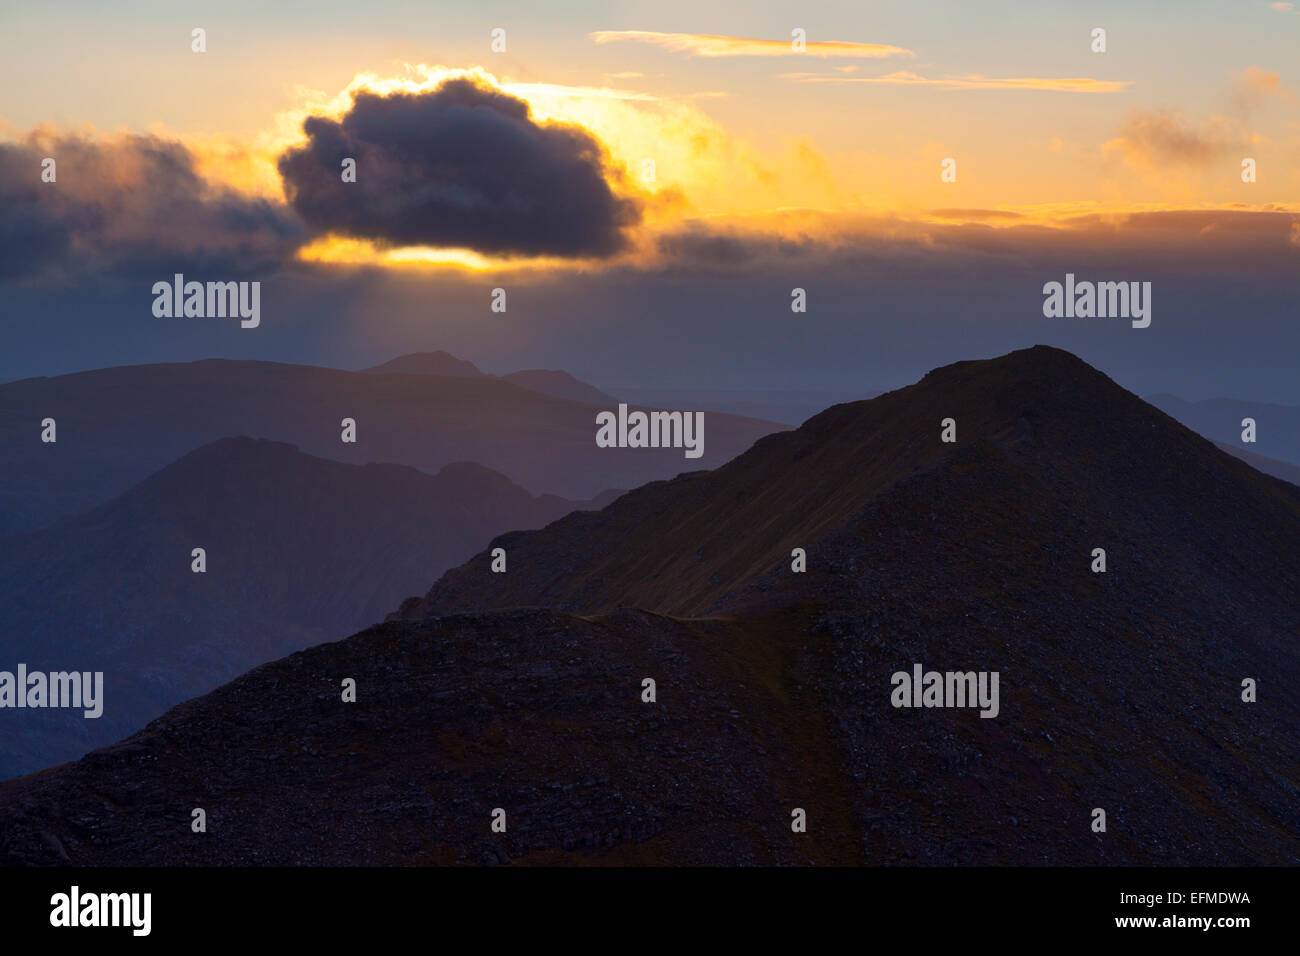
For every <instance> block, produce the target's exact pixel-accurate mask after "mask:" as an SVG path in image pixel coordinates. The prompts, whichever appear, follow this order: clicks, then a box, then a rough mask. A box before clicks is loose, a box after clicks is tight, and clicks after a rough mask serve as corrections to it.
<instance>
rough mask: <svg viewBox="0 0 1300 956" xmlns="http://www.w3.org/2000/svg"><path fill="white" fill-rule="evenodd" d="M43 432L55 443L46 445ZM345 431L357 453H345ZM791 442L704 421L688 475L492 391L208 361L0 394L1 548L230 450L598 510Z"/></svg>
mask: <svg viewBox="0 0 1300 956" xmlns="http://www.w3.org/2000/svg"><path fill="white" fill-rule="evenodd" d="M46 418H53V419H55V421H56V422H57V429H58V432H57V436H58V441H57V443H52V444H46V443H43V442H42V441H41V430H42V426H41V422H42V421H43V420H44V419H46ZM345 418H351V419H354V420H355V422H356V437H357V441H356V443H355V444H347V443H344V442H343V441H342V440H341V434H342V427H341V422H342V420H343V419H345ZM780 427H781V426H779V425H776V424H774V423H771V422H763V421H758V420H755V419H748V418H737V417H734V416H729V415H722V414H713V415H709V416H707V418H706V420H705V432H704V456H703V457H702V458H699V459H689V458H686V457H685V456H684V453H683V451H682V449H672V448H665V449H659V448H598V447H597V446H596V441H595V438H596V421H595V412H594V410H593V409H592V407H591V406H590V405H587V404H581V403H578V402H573V401H568V400H565V399H560V398H555V397H552V396H548V395H542V394H540V393H538V392H535V391H531V390H529V389H525V388H521V387H519V386H518V385H515V384H512V383H510V382H506V381H503V380H501V379H498V378H495V377H491V376H478V377H467V376H447V375H430V374H406V373H377V372H344V371H339V370H337V369H323V368H311V367H308V366H301V365H280V364H276V363H273V362H247V361H226V360H208V361H202V362H191V363H179V364H166V365H140V366H131V367H126V368H111V369H103V370H100V371H94V372H81V373H77V374H74V375H63V376H59V377H57V378H35V379H26V380H24V381H21V382H12V383H9V384H7V385H3V386H0V448H3V452H2V453H0V454H2V455H3V459H2V460H3V463H4V468H3V469H2V470H0V534H3V533H6V532H13V531H20V530H27V529H31V528H35V527H39V526H41V525H44V524H47V523H49V522H51V521H54V520H57V519H58V518H63V517H68V516H70V515H73V514H76V513H79V512H82V511H85V510H87V509H89V508H92V507H94V506H96V505H98V504H100V503H102V502H104V501H106V500H108V499H109V498H110V497H112V496H114V495H117V494H121V493H122V492H123V491H125V490H126V489H127V488H129V487H131V486H132V485H133V484H135V483H137V482H139V481H141V480H143V479H144V478H145V477H146V476H148V475H149V474H151V473H153V472H155V471H157V470H158V469H160V468H162V467H164V466H166V465H167V464H168V463H170V462H172V461H175V460H176V459H177V458H179V457H180V456H181V455H184V454H186V453H187V452H190V451H193V450H194V449H195V448H197V447H199V446H201V445H204V444H207V443H209V442H212V441H215V440H217V439H219V438H225V437H228V436H231V435H251V436H254V437H258V438H269V439H273V440H276V441H287V442H290V443H292V444H295V445H297V446H298V447H299V448H301V449H302V450H303V451H304V452H306V453H309V454H313V455H319V456H321V457H325V458H330V459H334V460H337V461H344V462H348V463H351V464H364V463H366V462H369V461H387V462H394V463H398V464H405V465H411V466H413V467H416V468H420V469H422V470H424V471H428V472H431V473H432V472H436V471H437V470H438V469H440V468H442V467H443V466H444V465H446V464H449V463H451V462H456V461H475V462H478V463H480V464H482V465H484V466H485V467H488V468H491V469H493V470H494V471H499V472H501V473H502V474H504V475H506V476H507V477H509V478H510V479H511V480H512V481H515V482H517V483H519V484H520V485H523V486H524V487H525V488H527V489H528V490H530V491H532V492H535V493H542V492H548V493H554V494H560V495H563V496H565V497H568V498H589V497H591V496H592V495H595V494H598V493H599V492H601V491H602V490H604V489H606V488H629V487H634V486H636V485H639V484H642V483H644V482H645V481H649V480H652V479H655V478H664V477H671V476H673V475H676V474H678V473H679V472H683V471H693V470H696V469H699V468H707V467H712V466H716V465H719V464H721V463H722V462H724V461H727V460H728V459H730V458H732V457H734V456H735V455H737V454H739V453H740V452H741V451H744V450H745V449H746V448H748V447H749V446H750V445H751V444H753V442H754V440H755V439H757V438H759V437H761V436H762V435H765V434H769V433H770V432H772V431H774V430H777V429H779V428H780Z"/></svg>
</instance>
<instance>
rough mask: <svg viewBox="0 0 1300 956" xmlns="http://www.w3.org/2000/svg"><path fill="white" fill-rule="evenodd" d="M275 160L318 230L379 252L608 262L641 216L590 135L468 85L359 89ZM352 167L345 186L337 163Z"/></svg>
mask: <svg viewBox="0 0 1300 956" xmlns="http://www.w3.org/2000/svg"><path fill="white" fill-rule="evenodd" d="M303 131H304V132H305V133H306V134H307V143H306V144H304V145H303V146H301V147H298V148H295V149H292V150H290V151H288V152H286V153H285V154H284V155H283V156H282V157H281V158H280V162H279V167H280V174H281V175H282V176H283V177H284V182H285V190H286V193H287V195H288V196H289V199H290V202H291V203H292V205H293V208H294V209H295V210H297V212H298V214H299V215H301V216H302V218H303V219H304V220H305V221H306V222H307V223H308V224H309V225H310V226H311V227H312V228H314V229H316V230H318V231H320V232H329V233H337V234H341V235H347V236H352V237H357V238H363V239H370V240H373V241H375V242H377V243H379V244H381V245H384V246H404V245H431V246H444V247H445V246H453V247H462V248H469V249H474V250H476V251H478V252H482V253H489V254H496V255H552V256H565V257H582V256H608V255H610V254H612V253H614V252H617V251H618V250H620V249H622V248H623V247H624V246H625V245H626V239H625V236H624V229H625V228H626V227H628V226H631V225H634V224H635V223H636V222H637V221H638V220H639V218H640V208H639V205H638V204H637V202H636V201H634V200H633V199H631V198H628V197H626V196H623V195H620V194H619V193H618V192H616V191H615V189H614V188H613V186H612V185H611V181H612V180H613V179H614V177H616V176H617V174H616V173H615V172H614V171H613V170H611V169H610V168H608V167H607V164H606V162H605V158H606V154H605V151H604V150H603V149H602V147H601V145H600V143H599V142H598V141H597V140H596V139H595V138H594V137H593V136H592V135H591V134H590V133H588V132H587V131H586V130H583V129H581V128H579V127H576V126H567V125H562V124H557V123H546V124H541V123H537V122H536V121H534V120H533V118H532V117H531V116H530V115H529V109H528V104H527V103H525V102H524V101H523V100H521V99H517V98H516V97H513V96H509V95H508V94H505V93H502V92H501V91H499V90H495V89H491V88H489V87H486V86H480V85H478V84H477V83H475V82H473V81H471V80H469V79H453V80H448V81H446V82H444V83H442V84H441V85H440V86H438V87H437V88H436V89H433V90H430V91H428V92H424V93H396V94H393V95H391V96H380V95H378V94H375V93H370V92H361V93H359V94H358V95H357V96H356V97H355V99H354V101H353V105H352V108H351V109H350V110H349V111H348V112H347V113H346V114H345V115H344V116H343V117H342V119H341V120H340V121H337V122H336V121H334V120H331V119H325V118H323V117H310V118H308V119H307V121H306V122H305V123H304V124H303ZM346 157H352V158H353V159H355V160H356V162H357V181H356V182H355V183H344V182H343V181H342V177H341V175H340V174H341V169H342V167H341V164H342V162H343V160H344V158H346Z"/></svg>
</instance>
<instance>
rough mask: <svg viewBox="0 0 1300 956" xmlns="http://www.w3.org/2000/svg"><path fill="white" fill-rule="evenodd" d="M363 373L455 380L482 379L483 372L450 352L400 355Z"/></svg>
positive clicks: (365, 369)
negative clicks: (438, 377) (448, 377)
mask: <svg viewBox="0 0 1300 956" xmlns="http://www.w3.org/2000/svg"><path fill="white" fill-rule="evenodd" d="M361 371H363V372H400V373H402V374H404V375H450V376H452V377H453V378H456V377H459V378H482V377H483V372H481V371H479V367H478V366H477V365H475V364H474V363H473V362H470V361H467V360H465V359H459V358H456V356H454V355H452V354H451V353H450V352H443V351H437V352H412V353H411V354H410V355H399V356H398V357H397V358H395V359H389V360H388V361H387V362H384V363H383V364H382V365H372V366H371V367H370V368H364V369H362V370H361Z"/></svg>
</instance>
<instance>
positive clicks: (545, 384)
mask: <svg viewBox="0 0 1300 956" xmlns="http://www.w3.org/2000/svg"><path fill="white" fill-rule="evenodd" d="M501 377H502V378H503V379H505V380H506V381H507V382H513V383H514V384H515V385H519V386H521V387H523V388H530V389H532V390H533V391H534V392H541V393H542V394H543V395H553V396H554V397H556V398H564V399H568V400H569V401H571V402H581V403H583V404H584V405H599V406H600V407H601V408H611V407H613V406H614V405H617V404H618V401H619V400H618V399H617V398H614V397H613V396H611V395H606V394H605V393H604V392H602V391H601V390H600V389H598V388H596V387H595V386H593V385H588V384H587V383H586V382H580V381H578V380H577V379H576V378H574V377H573V376H572V375H570V374H569V373H568V372H556V371H551V370H548V369H540V368H533V369H525V370H524V371H522V372H511V373H510V374H509V375H502V376H501ZM672 407H673V408H676V409H678V410H681V409H682V406H680V405H674V406H672ZM696 410H697V409H691V411H696Z"/></svg>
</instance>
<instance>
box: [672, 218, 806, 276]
mask: <svg viewBox="0 0 1300 956" xmlns="http://www.w3.org/2000/svg"><path fill="white" fill-rule="evenodd" d="M656 246H657V248H658V250H659V253H660V254H661V255H662V256H664V257H665V258H666V259H667V260H669V261H670V262H673V263H675V264H677V265H679V266H694V267H697V268H702V269H710V268H733V267H741V266H749V265H753V264H754V263H755V262H757V261H759V260H767V259H774V258H786V259H791V258H797V257H799V256H801V255H803V254H804V253H805V252H809V251H811V250H812V248H813V243H812V242H811V241H810V240H807V239H785V238H782V237H780V236H765V235H745V234H742V233H736V232H728V231H718V230H716V229H713V228H710V227H707V226H702V225H700V224H698V223H697V224H692V225H690V226H687V227H686V228H685V229H682V230H679V231H677V232H670V233H665V234H664V235H662V236H660V237H659V238H658V239H657V240H656Z"/></svg>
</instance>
